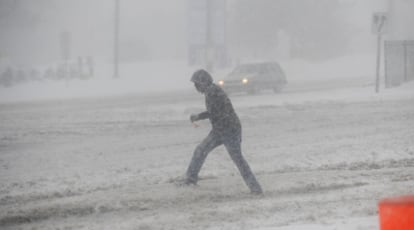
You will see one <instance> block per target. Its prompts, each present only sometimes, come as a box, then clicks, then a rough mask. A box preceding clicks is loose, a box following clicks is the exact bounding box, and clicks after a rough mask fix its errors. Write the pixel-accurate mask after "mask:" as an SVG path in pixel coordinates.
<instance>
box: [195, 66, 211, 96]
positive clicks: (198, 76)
mask: <svg viewBox="0 0 414 230" xmlns="http://www.w3.org/2000/svg"><path fill="white" fill-rule="evenodd" d="M191 81H192V82H193V83H194V86H195V88H196V89H197V91H198V92H200V93H204V92H206V90H207V88H208V87H209V86H210V85H211V84H213V78H212V77H211V75H210V74H209V73H208V72H207V71H205V70H203V69H200V70H197V71H196V72H194V73H193V76H191Z"/></svg>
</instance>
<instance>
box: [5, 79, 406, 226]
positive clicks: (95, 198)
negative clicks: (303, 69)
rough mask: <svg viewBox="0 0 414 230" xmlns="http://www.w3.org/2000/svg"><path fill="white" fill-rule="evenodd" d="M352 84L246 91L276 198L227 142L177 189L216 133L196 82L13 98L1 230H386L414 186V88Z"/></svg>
mask: <svg viewBox="0 0 414 230" xmlns="http://www.w3.org/2000/svg"><path fill="white" fill-rule="evenodd" d="M187 74H190V73H187ZM184 77H185V78H184ZM184 79H185V81H184ZM187 79H188V75H187V76H183V80H182V81H183V82H188V80H187ZM344 79H346V78H345V76H344V77H341V78H338V79H335V78H329V77H321V78H319V81H318V82H319V83H318V84H316V83H314V84H312V82H309V81H300V78H299V77H298V78H296V80H295V78H293V79H292V81H291V84H290V86H289V87H288V88H286V90H285V92H283V93H281V94H273V93H270V92H265V93H263V94H260V95H250V96H248V95H233V96H232V101H233V104H234V106H235V108H236V111H237V112H238V114H239V115H240V118H241V120H242V123H243V132H244V133H243V153H244V156H245V157H246V159H247V160H248V162H249V163H250V165H251V167H252V169H253V171H254V172H255V173H256V175H257V178H258V180H259V181H260V183H261V184H262V186H263V188H264V191H265V195H264V196H263V197H257V196H253V195H250V194H249V192H248V189H247V187H246V186H245V185H244V184H243V181H242V179H241V176H240V175H239V173H238V171H237V169H236V167H235V166H234V164H233V163H232V162H231V160H230V157H229V156H228V154H227V153H226V152H225V150H224V148H222V147H219V148H218V149H216V150H215V151H214V152H212V153H211V154H210V155H209V157H208V158H207V160H206V163H205V165H204V167H203V169H202V171H201V175H200V176H201V180H200V181H199V185H198V186H191V187H177V186H176V185H175V184H174V183H173V182H174V180H175V179H176V178H178V177H180V176H182V175H183V174H184V172H185V170H186V167H187V165H188V163H189V161H190V158H191V155H192V151H193V150H194V148H195V147H196V145H197V144H198V143H199V142H200V141H201V140H202V138H203V137H204V136H205V135H206V134H207V133H208V131H209V129H210V125H209V123H208V122H207V121H203V122H200V123H199V125H200V127H199V128H193V127H192V126H191V124H190V122H189V121H188V118H189V115H190V114H191V113H194V112H200V111H202V110H203V109H204V105H203V103H204V102H203V97H202V95H200V94H197V93H196V92H195V90H194V89H192V88H191V84H190V85H189V88H188V91H187V89H185V90H183V92H175V93H174V92H169V93H158V94H156V93H152V94H148V95H147V96H144V95H125V96H116V97H115V96H111V97H91V98H78V99H70V100H68V99H62V100H54V101H32V102H20V103H4V104H1V105H0V120H1V123H0V228H1V229H142V230H144V229H263V230H270V229H276V230H291V229H295V230H298V229H306V230H309V229H318V230H319V229H321V230H328V229H329V230H330V229H344V230H345V229H347V230H353V229H355V230H357V229H364V230H365V229H367V230H371V229H372V230H373V229H379V224H378V213H377V204H378V201H379V200H380V199H381V198H384V197H389V196H397V195H404V194H409V193H412V192H413V191H414V144H413V140H414V129H413V128H412V127H414V84H413V83H408V84H405V85H402V86H400V87H398V88H392V89H381V92H380V93H379V94H375V93H374V87H373V86H372V84H371V83H370V82H369V80H368V79H370V77H367V78H363V77H361V78H351V79H352V80H349V81H347V80H344ZM321 83H324V84H321ZM345 83H347V84H345ZM148 84H149V83H148ZM8 95H10V94H8ZM6 101H7V100H6Z"/></svg>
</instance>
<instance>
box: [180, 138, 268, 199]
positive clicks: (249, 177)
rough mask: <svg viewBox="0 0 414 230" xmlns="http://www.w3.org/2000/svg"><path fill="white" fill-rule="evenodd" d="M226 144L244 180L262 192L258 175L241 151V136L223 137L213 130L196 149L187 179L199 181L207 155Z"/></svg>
mask: <svg viewBox="0 0 414 230" xmlns="http://www.w3.org/2000/svg"><path fill="white" fill-rule="evenodd" d="M221 144H224V146H225V147H226V149H227V152H228V153H229V154H230V157H231V159H232V160H233V162H234V163H235V164H236V166H237V168H238V169H239V171H240V174H241V175H242V177H243V179H244V182H245V183H246V185H247V186H248V187H249V189H250V191H251V192H253V193H262V188H261V186H260V184H259V183H258V182H257V180H256V177H255V176H254V174H253V173H252V170H251V169H250V167H249V164H248V163H247V161H246V160H245V159H244V157H243V155H242V153H241V138H240V137H232V138H221V137H220V136H219V135H218V134H216V133H214V132H213V131H212V132H210V133H209V135H208V136H207V137H206V138H205V139H204V140H203V141H202V142H201V144H199V145H198V146H197V148H196V149H195V151H194V154H193V158H192V159H191V163H190V165H189V167H188V169H187V174H186V176H187V181H188V182H189V183H194V184H195V183H197V180H198V173H199V172H200V170H201V167H202V166H203V163H204V161H205V159H206V158H207V155H208V154H209V153H210V152H211V151H212V150H213V149H214V148H216V147H217V146H219V145H221Z"/></svg>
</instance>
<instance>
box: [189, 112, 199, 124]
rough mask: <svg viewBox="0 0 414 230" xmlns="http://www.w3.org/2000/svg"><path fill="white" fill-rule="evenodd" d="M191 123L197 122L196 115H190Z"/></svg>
mask: <svg viewBox="0 0 414 230" xmlns="http://www.w3.org/2000/svg"><path fill="white" fill-rule="evenodd" d="M190 121H191V123H193V122H195V121H198V115H197V114H191V116H190Z"/></svg>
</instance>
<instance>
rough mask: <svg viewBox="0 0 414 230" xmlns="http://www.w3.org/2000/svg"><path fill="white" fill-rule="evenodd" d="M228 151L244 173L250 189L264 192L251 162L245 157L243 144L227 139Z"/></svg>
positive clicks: (243, 175) (241, 172)
mask: <svg viewBox="0 0 414 230" xmlns="http://www.w3.org/2000/svg"><path fill="white" fill-rule="evenodd" d="M224 146H225V147H226V149H227V151H228V152H229V154H230V157H231V159H232V160H233V162H234V163H235V164H236V166H237V168H238V169H239V171H240V174H241V175H242V177H243V179H244V182H245V183H246V185H247V186H248V187H249V189H250V191H251V192H252V193H255V194H262V193H263V190H262V187H261V186H260V184H259V182H257V180H256V177H255V176H254V174H253V172H252V170H251V169H250V166H249V164H248V163H247V161H246V160H245V159H244V157H243V155H242V153H241V146H240V142H239V141H228V142H227V141H226V142H225V143H224Z"/></svg>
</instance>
